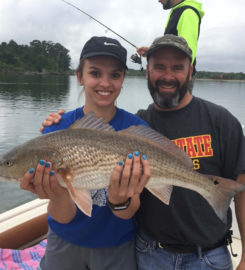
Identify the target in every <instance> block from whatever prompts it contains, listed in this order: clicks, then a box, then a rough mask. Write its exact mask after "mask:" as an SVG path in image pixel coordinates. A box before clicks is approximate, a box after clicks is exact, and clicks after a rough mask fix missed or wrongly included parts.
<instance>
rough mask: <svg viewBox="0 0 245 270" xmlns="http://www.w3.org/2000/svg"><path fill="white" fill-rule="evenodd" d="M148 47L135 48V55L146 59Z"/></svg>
mask: <svg viewBox="0 0 245 270" xmlns="http://www.w3.org/2000/svg"><path fill="white" fill-rule="evenodd" d="M148 49H149V48H148V47H140V48H137V53H138V54H139V55H141V56H143V57H146V53H147V51H148Z"/></svg>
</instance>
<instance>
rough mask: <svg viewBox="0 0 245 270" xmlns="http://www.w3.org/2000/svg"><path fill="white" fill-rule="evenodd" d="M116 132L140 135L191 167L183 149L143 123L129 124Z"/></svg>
mask: <svg viewBox="0 0 245 270" xmlns="http://www.w3.org/2000/svg"><path fill="white" fill-rule="evenodd" d="M118 133H122V134H124V135H125V134H126V135H127V134H128V135H131V136H132V135H133V136H137V137H141V139H143V140H146V141H147V143H151V144H155V145H157V147H159V148H161V149H162V150H163V151H165V152H168V154H170V155H172V156H174V157H175V158H176V159H178V160H179V161H180V162H181V163H183V164H185V166H187V167H189V168H193V163H192V160H191V159H190V157H189V156H188V155H187V154H186V153H185V152H184V151H183V150H181V149H180V148H179V147H178V146H177V145H176V144H175V143H173V142H172V141H171V140H169V139H168V138H167V137H165V136H163V135H162V134H160V133H159V132H157V131H155V130H153V129H151V128H149V127H146V126H143V125H139V126H131V127H129V128H127V129H123V130H120V131H118Z"/></svg>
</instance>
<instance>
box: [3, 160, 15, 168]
mask: <svg viewBox="0 0 245 270" xmlns="http://www.w3.org/2000/svg"><path fill="white" fill-rule="evenodd" d="M4 164H5V165H6V166H8V167H11V166H12V165H13V162H12V161H11V160H7V161H5V163H4Z"/></svg>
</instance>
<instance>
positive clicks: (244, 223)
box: [235, 174, 245, 270]
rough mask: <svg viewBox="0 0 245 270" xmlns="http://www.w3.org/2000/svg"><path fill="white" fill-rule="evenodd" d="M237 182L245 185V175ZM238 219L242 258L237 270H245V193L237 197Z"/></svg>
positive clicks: (241, 175)
mask: <svg viewBox="0 0 245 270" xmlns="http://www.w3.org/2000/svg"><path fill="white" fill-rule="evenodd" d="M237 181H238V182H240V183H243V184H245V174H240V175H239V176H238V178H237ZM235 209H236V218H237V223H238V227H239V231H240V235H241V241H242V257H241V262H240V264H239V266H238V267H237V270H245V191H243V192H240V193H238V194H236V196H235Z"/></svg>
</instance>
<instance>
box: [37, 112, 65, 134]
mask: <svg viewBox="0 0 245 270" xmlns="http://www.w3.org/2000/svg"><path fill="white" fill-rule="evenodd" d="M64 113H65V111H64V110H63V109H61V110H59V111H58V113H55V112H52V113H50V114H49V115H48V116H47V117H46V119H45V120H44V121H42V127H41V128H40V132H43V130H44V128H45V127H47V126H51V125H53V124H58V123H59V121H60V120H61V118H62V114H64Z"/></svg>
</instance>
